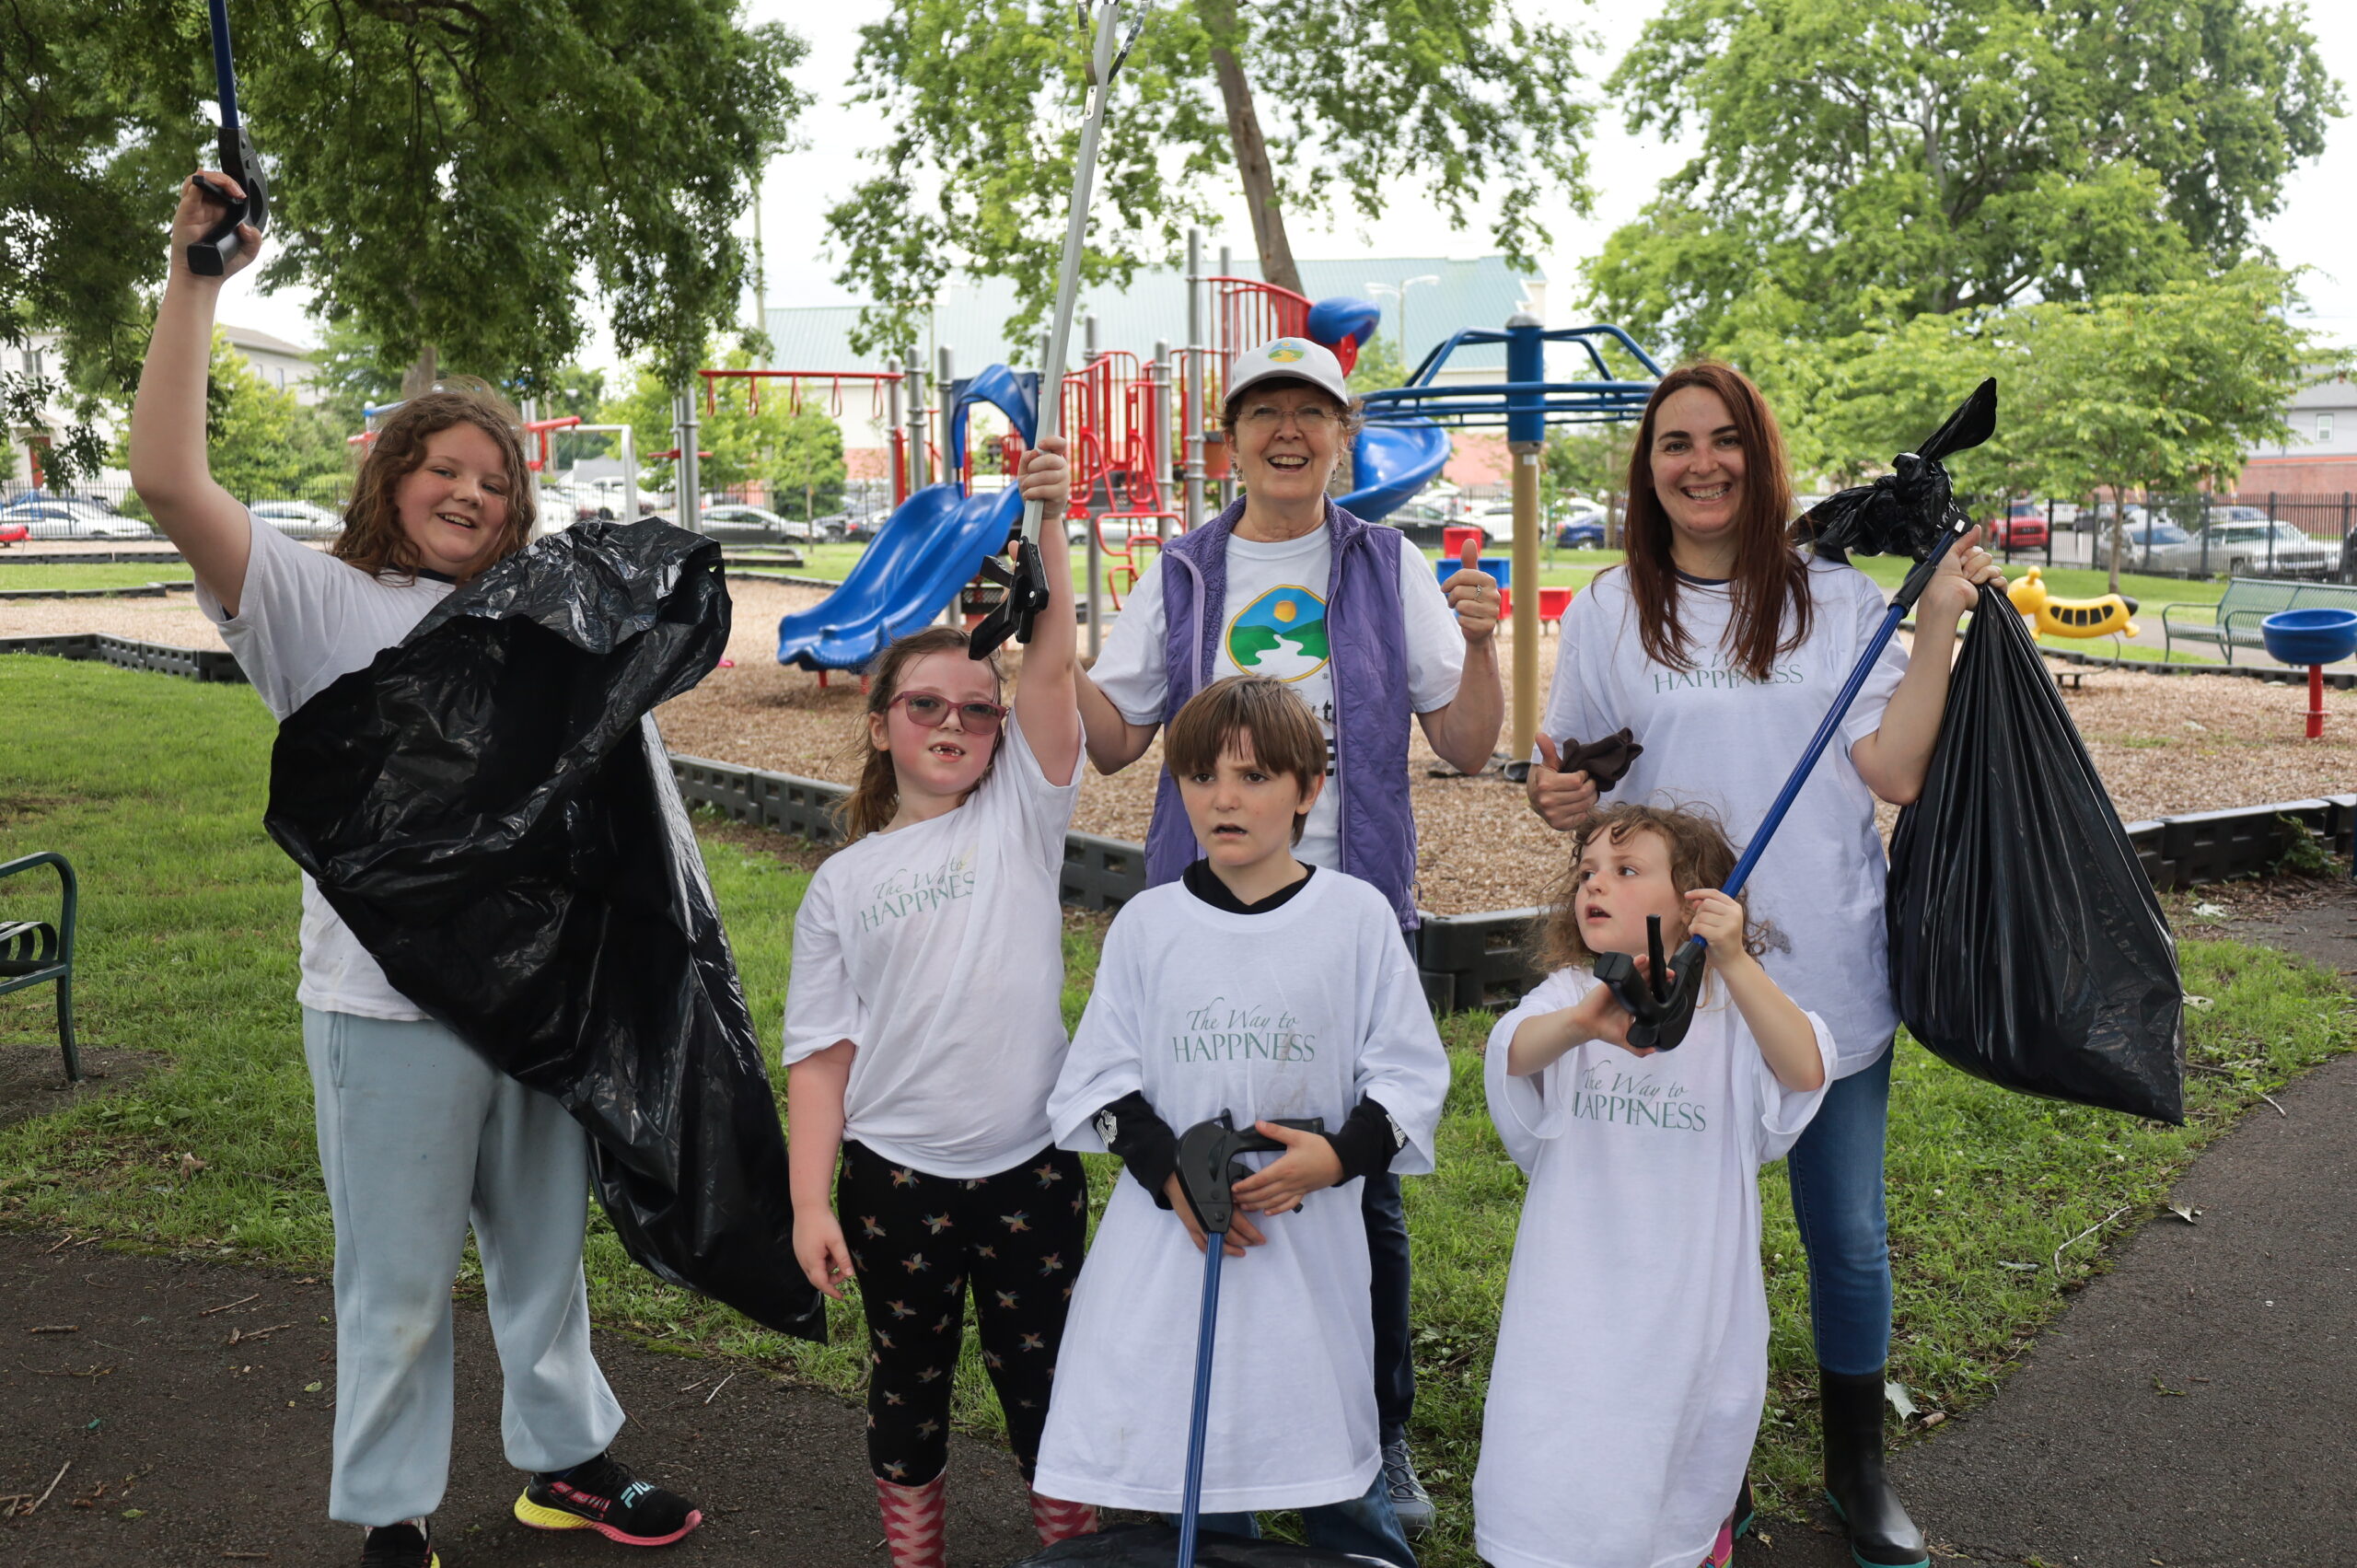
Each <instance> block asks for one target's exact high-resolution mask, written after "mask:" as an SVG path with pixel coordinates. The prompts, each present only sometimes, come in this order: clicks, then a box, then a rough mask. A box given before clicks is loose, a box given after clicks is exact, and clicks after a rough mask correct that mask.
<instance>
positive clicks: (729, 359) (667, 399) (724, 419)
mask: <svg viewBox="0 0 2357 1568" xmlns="http://www.w3.org/2000/svg"><path fill="white" fill-rule="evenodd" d="M752 358H753V356H752V354H750V353H749V352H748V351H747V350H745V349H743V348H737V349H732V350H730V351H729V352H728V353H727V354H726V355H724V356H722V357H721V358H720V359H719V360H718V361H717V364H718V365H719V366H722V367H724V368H726V369H731V370H745V369H749V368H751V366H752ZM701 363H703V364H713V363H714V361H713V360H711V359H709V358H706V359H704V360H702V362H701ZM756 385H757V384H756V383H752V382H747V381H726V382H723V383H721V388H722V389H721V390H720V391H718V392H717V393H716V394H715V395H714V403H713V406H712V407H711V408H710V409H708V410H707V409H702V408H700V409H699V411H698V414H697V418H698V420H699V422H700V423H699V424H698V427H697V431H696V446H697V448H698V449H699V450H700V451H704V452H709V453H711V454H712V455H711V456H710V457H708V458H705V459H703V461H702V469H701V471H700V474H699V478H700V479H701V480H702V483H703V485H704V487H705V488H706V489H707V490H727V489H731V488H734V487H736V486H737V485H742V484H754V483H758V484H761V485H765V486H768V487H770V488H771V489H772V490H777V489H784V490H788V491H793V492H797V493H799V494H800V497H801V500H802V503H803V506H804V514H803V515H804V516H805V517H809V516H813V515H815V513H814V511H813V510H812V508H814V507H815V508H817V509H818V510H825V509H829V508H831V507H832V506H833V505H836V504H838V503H839V502H840V501H841V500H842V483H843V479H844V465H843V438H842V431H841V430H840V429H839V428H838V427H837V426H836V424H835V422H834V421H833V420H831V419H830V418H828V417H827V415H826V413H825V412H823V411H822V410H820V409H819V407H818V406H817V405H816V404H813V403H805V404H804V405H802V407H801V409H800V410H799V411H796V410H795V407H794V400H793V396H792V394H791V393H790V392H789V391H788V390H787V389H786V387H785V385H784V383H778V382H772V383H771V384H769V385H768V386H767V387H765V388H762V389H761V390H760V391H759V392H758V393H757V392H756V391H755V390H754V388H755V386H756ZM698 395H699V396H701V395H702V393H701V389H699V392H698ZM756 401H758V405H759V406H758V407H755V406H754V404H755V403H756ZM599 423H601V424H627V425H629V426H630V427H631V434H632V439H633V441H635V442H636V443H637V447H638V450H639V451H640V453H641V454H644V453H648V452H662V451H668V450H670V449H671V447H673V446H674V445H675V444H676V442H677V439H678V437H677V436H676V434H675V433H674V431H673V429H672V426H671V384H670V381H669V379H668V376H667V375H666V374H665V373H664V372H663V371H661V370H658V369H656V368H655V367H653V366H640V367H639V369H638V372H637V377H636V379H635V381H634V382H633V386H632V389H631V390H630V393H629V394H628V395H627V396H625V397H622V398H619V399H617V400H615V401H612V402H610V403H608V404H606V405H605V407H604V408H603V410H601V411H600V414H599ZM639 474H640V480H641V482H643V483H645V484H647V485H649V486H650V487H652V488H655V489H658V490H659V489H663V488H665V487H667V486H668V485H669V484H671V483H672V482H673V480H672V474H673V465H672V464H671V463H670V462H669V461H668V460H650V459H647V458H646V457H644V455H642V456H641V457H640V459H639Z"/></svg>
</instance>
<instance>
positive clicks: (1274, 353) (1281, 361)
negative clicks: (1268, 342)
mask: <svg viewBox="0 0 2357 1568" xmlns="http://www.w3.org/2000/svg"><path fill="white" fill-rule="evenodd" d="M1301 356H1302V351H1301V347H1300V345H1299V344H1297V343H1282V342H1281V343H1276V344H1274V345H1273V346H1271V348H1270V350H1269V358H1270V360H1271V362H1272V363H1274V364H1277V365H1291V364H1292V363H1293V362H1294V361H1295V360H1296V359H1299V358H1300V357H1301Z"/></svg>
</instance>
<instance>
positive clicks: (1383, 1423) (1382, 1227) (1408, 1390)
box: [1359, 1171, 1416, 1443]
mask: <svg viewBox="0 0 2357 1568" xmlns="http://www.w3.org/2000/svg"><path fill="white" fill-rule="evenodd" d="M1359 1217H1360V1218H1361V1219H1362V1220H1363V1221H1364V1223H1365V1225H1366V1260H1367V1294H1368V1295H1369V1296H1370V1297H1371V1298H1372V1305H1373V1307H1374V1311H1375V1418H1376V1425H1377V1426H1378V1427H1379V1428H1380V1429H1381V1434H1382V1438H1383V1441H1384V1442H1386V1443H1394V1442H1397V1441H1399V1439H1400V1438H1402V1437H1405V1436H1407V1435H1408V1418H1409V1417H1410V1416H1411V1415H1413V1414H1415V1412H1416V1358H1415V1353H1414V1351H1413V1349H1412V1347H1411V1346H1410V1344H1409V1343H1408V1215H1407V1213H1406V1211H1404V1210H1403V1209H1402V1208H1401V1207H1400V1206H1399V1177H1397V1176H1395V1175H1393V1174H1392V1173H1391V1172H1390V1171H1381V1172H1378V1173H1377V1174H1376V1175H1374V1176H1370V1177H1368V1178H1367V1179H1366V1182H1365V1187H1364V1191H1362V1192H1361V1193H1360V1194H1359Z"/></svg>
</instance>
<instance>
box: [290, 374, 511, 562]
mask: <svg viewBox="0 0 2357 1568" xmlns="http://www.w3.org/2000/svg"><path fill="white" fill-rule="evenodd" d="M519 417H520V416H519V415H518V414H517V412H516V410H515V408H514V406H513V405H512V404H510V403H509V402H508V401H507V400H506V399H505V398H503V397H501V396H500V395H499V394H498V392H497V391H495V390H493V388H492V386H491V384H490V383H489V382H487V381H478V380H476V379H475V378H474V377H471V376H463V377H453V378H452V379H450V380H448V381H446V382H444V383H443V384H442V386H441V387H440V388H439V389H436V390H435V391H431V392H427V393H424V395H422V396H419V397H414V398H412V399H410V400H409V401H406V402H404V403H402V404H401V406H400V407H399V408H397V409H395V410H394V411H393V412H391V413H390V414H389V415H387V416H386V419H385V427H384V428H383V429H381V430H379V431H377V438H376V439H375V440H374V441H372V442H370V443H369V444H368V451H367V455H366V457H363V458H362V459H360V471H359V473H358V474H357V475H355V476H354V479H353V482H352V505H349V506H347V507H345V508H344V509H343V533H342V534H341V535H339V536H338V537H337V539H336V541H335V544H334V545H333V547H332V549H331V553H332V554H333V555H334V556H335V558H336V559H337V560H339V561H348V562H350V563H352V564H353V565H354V566H357V567H359V568H360V569H361V570H362V571H364V572H366V573H367V574H368V575H370V576H372V577H375V576H382V575H385V574H386V573H388V572H390V573H393V574H396V575H401V576H406V577H409V578H410V579H412V581H414V580H415V578H416V576H417V568H418V564H419V563H418V559H417V546H416V545H414V544H412V543H411V542H410V538H409V535H407V534H406V533H403V532H402V531H401V517H400V514H399V513H398V511H397V510H396V508H395V506H394V504H393V497H394V494H395V493H396V492H397V491H399V490H400V488H401V481H402V480H404V479H407V478H408V477H409V476H410V475H411V474H412V473H415V472H416V471H417V470H418V468H419V467H420V466H421V465H422V464H424V461H425V441H426V437H428V436H435V435H438V434H440V433H441V432H442V431H445V430H447V429H449V428H451V427H452V426H453V425H459V424H471V425H473V426H474V427H475V428H476V429H478V430H480V431H482V433H483V434H484V435H486V436H490V437H491V438H492V441H493V443H494V444H495V445H497V447H499V456H500V460H501V461H502V462H504V463H505V464H506V466H507V494H506V496H505V500H506V502H507V521H506V523H505V526H504V527H503V528H501V529H500V534H499V543H498V545H497V546H496V548H494V549H493V552H492V554H491V557H490V560H489V561H486V562H485V563H484V564H485V565H486V566H488V565H489V564H491V562H493V561H504V560H505V559H506V558H507V557H508V556H510V555H513V554H515V553H516V552H517V551H519V550H521V549H523V548H524V546H526V545H527V544H528V543H530V542H531V540H532V525H533V523H534V522H535V521H536V520H537V519H538V517H539V515H540V511H539V504H538V501H537V499H536V498H535V497H534V495H533V494H532V470H531V469H530V468H529V466H528V465H527V464H526V462H525V460H524V442H523V439H522V437H520V436H517V433H516V432H517V420H518V418H519Z"/></svg>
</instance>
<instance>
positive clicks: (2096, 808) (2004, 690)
mask: <svg viewBox="0 0 2357 1568" xmlns="http://www.w3.org/2000/svg"><path fill="white" fill-rule="evenodd" d="M1887 921H1888V923H1889V933H1890V980H1891V991H1892V994H1893V997H1894V999H1895V1000H1896V1002H1897V1003H1898V1015H1899V1016H1900V1017H1901V1018H1903V1019H1905V1020H1906V1023H1907V1028H1908V1030H1909V1032H1910V1033H1911V1034H1913V1035H1914V1037H1915V1038H1916V1039H1917V1040H1921V1041H1922V1043H1923V1045H1924V1047H1925V1048H1926V1049H1927V1050H1929V1051H1932V1052H1933V1054H1934V1055H1936V1056H1938V1057H1940V1058H1941V1059H1942V1060H1943V1061H1945V1062H1947V1063H1950V1064H1951V1065H1953V1066H1956V1067H1961V1068H1963V1069H1964V1070H1965V1071H1966V1072H1968V1073H1970V1074H1973V1075H1974V1076H1975V1077H1980V1078H1986V1079H1988V1080H1989V1081H1990V1082H1991V1083H1992V1084H1996V1085H1999V1086H2003V1087H2005V1088H2009V1089H2019V1090H2022V1091H2023V1092H2025V1093H2027V1094H2035V1095H2045V1096H2049V1097H2050V1098H2055V1099H2064V1100H2070V1101H2073V1102H2074V1103H2076V1104H2079V1105H2091V1106H2095V1107H2096V1108H2098V1109H2104V1110H2119V1111H2125V1112H2127V1113H2128V1114H2129V1115H2131V1116H2149V1117H2152V1118H2154V1120H2156V1121H2171V1122H2180V1123H2181V1122H2183V1121H2184V1120H2185V1094H2184V1089H2185V1083H2184V1073H2183V1069H2182V1067H2181V1066H2180V1064H2179V1063H2180V1062H2181V1059H2182V1058H2181V1051H2180V1030H2181V1026H2182V1015H2183V999H2184V993H2185V987H2184V982H2183V981H2182V980H2181V979H2180V978H2179V976H2178V973H2177V944H2176V942H2175V941H2174V940H2173V939H2172V938H2171V937H2170V935H2169V929H2168V924H2167V923H2166V922H2165V921H2164V920H2163V919H2162V917H2161V906H2160V901H2159V900H2157V899H2155V898H2154V896H2153V887H2152V883H2151V882H2150V881H2148V880H2147V879H2146V878H2145V876H2144V872H2143V869H2142V867H2141V866H2140V865H2138V864H2137V859H2136V852H2135V850H2134V849H2133V848H2131V846H2130V844H2129V842H2128V834H2127V833H2126V831H2125V830H2122V829H2121V827H2120V825H2119V814H2118V813H2117V812H2116V811H2114V810H2113V809H2112V806H2111V798H2110V796H2108V795H2107V794H2106V793H2105V792H2104V787H2103V781H2102V780H2101V779H2100V778H2098V777H2097V776H2096V769H2095V764H2094V763H2093V762H2091V761H2088V759H2087V749H2086V748H2085V747H2084V745H2082V744H2081V743H2080V740H2079V731H2078V726H2075V725H2073V723H2072V722H2071V714H2070V710H2069V709H2068V708H2066V707H2065V706H2064V705H2063V703H2062V695H2061V692H2060V691H2056V690H2055V687H2054V679H2053V678H2052V677H2051V676H2049V675H2048V674H2047V672H2046V667H2045V664H2044V662H2043V661H2042V660H2040V659H2039V657H2038V648H2037V645H2035V644H2033V643H2032V642H2031V641H2030V635H2029V633H2028V631H2027V630H2026V628H2024V626H2023V625H2022V621H2021V617H2020V616H2019V615H2017V614H2015V613H2014V609H2013V606H2012V605H2010V604H2008V603H2007V602H2006V600H2005V596H2004V595H2003V593H2001V592H1999V591H1998V590H1997V589H1996V588H1994V587H1982V588H1981V590H1980V610H1978V611H1977V612H1976V613H1975V614H1974V616H1973V618H1972V628H1971V630H1970V632H1969V633H1967V635H1966V637H1965V640H1964V651H1963V653H1962V654H1961V655H1959V656H1958V657H1957V659H1956V670H1955V673H1954V674H1953V675H1952V676H1951V677H1950V678H1949V681H1948V705H1947V714H1946V716H1945V718H1944V719H1943V720H1942V722H1941V725H1940V738H1939V743H1938V746H1937V748H1936V749H1934V750H1933V753H1932V767H1931V772H1930V774H1929V776H1928V777H1927V778H1926V779H1925V780H1924V784H1923V793H1922V796H1921V797H1920V798H1919V799H1918V800H1917V801H1916V802H1915V804H1914V805H1912V806H1910V807H1907V808H1906V809H1905V810H1903V811H1901V812H1900V813H1899V814H1898V831H1897V833H1895V834H1894V835H1893V836H1892V839H1891V842H1890V883H1889V900H1888V903H1887Z"/></svg>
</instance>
